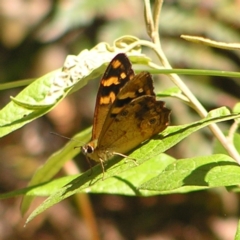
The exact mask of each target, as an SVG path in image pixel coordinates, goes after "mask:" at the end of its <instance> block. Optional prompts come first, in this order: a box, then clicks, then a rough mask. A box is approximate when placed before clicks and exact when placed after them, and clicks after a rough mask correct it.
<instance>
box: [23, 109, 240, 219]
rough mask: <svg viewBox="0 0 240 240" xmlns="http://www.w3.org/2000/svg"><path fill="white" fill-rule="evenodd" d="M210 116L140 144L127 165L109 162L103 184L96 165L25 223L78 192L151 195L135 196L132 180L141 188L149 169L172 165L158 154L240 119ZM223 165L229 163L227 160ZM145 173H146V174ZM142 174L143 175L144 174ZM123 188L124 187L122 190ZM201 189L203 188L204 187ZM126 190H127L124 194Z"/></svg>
mask: <svg viewBox="0 0 240 240" xmlns="http://www.w3.org/2000/svg"><path fill="white" fill-rule="evenodd" d="M210 115H211V116H214V118H210V117H209V116H208V117H206V118H205V119H202V120H200V121H198V122H194V123H191V124H186V125H183V126H175V127H168V128H167V129H166V130H165V131H164V132H162V133H161V134H159V135H158V136H156V137H154V138H153V139H151V140H150V141H147V143H146V144H143V145H142V146H141V147H140V148H138V149H137V150H136V151H134V152H133V153H132V154H130V155H129V158H128V162H127V163H124V162H123V161H119V158H116V159H113V160H111V161H109V162H108V164H107V167H106V173H105V179H104V181H102V174H101V172H102V170H101V166H100V165H97V166H95V167H94V168H93V174H92V175H91V176H90V177H89V171H88V172H85V173H84V174H82V175H79V176H78V177H77V178H75V179H74V180H73V181H70V182H69V183H66V185H65V186H64V187H63V188H61V189H60V190H59V191H57V192H56V193H54V194H52V195H50V197H49V198H48V199H47V200H45V201H44V202H43V203H42V204H41V205H40V206H39V207H38V208H37V209H36V210H35V211H34V212H32V214H31V215H30V216H29V218H28V220H27V222H29V221H30V220H32V219H33V218H34V217H35V216H37V215H38V214H40V213H41V212H42V211H44V210H46V209H47V208H49V207H51V206H52V205H54V204H56V203H58V202H60V201H61V200H63V199H65V198H67V197H69V196H71V195H73V194H75V193H78V192H107V193H113V192H114V193H118V194H131V195H132V194H133V193H134V194H140V195H141V194H142V195H150V194H152V193H151V192H139V187H140V185H138V184H140V182H134V181H135V179H136V181H137V179H138V178H139V179H140V180H141V184H142V185H143V184H144V182H143V181H146V180H147V179H148V174H149V171H151V169H152V171H153V172H154V171H156V169H158V168H159V171H162V169H164V168H165V167H166V166H167V165H168V164H169V163H171V162H172V161H173V159H172V158H167V160H166V161H162V160H161V159H162V157H163V155H162V154H161V153H162V152H164V151H166V150H167V149H169V148H170V147H172V146H173V145H175V144H177V143H178V142H180V141H181V140H182V139H184V138H186V137H187V136H188V135H190V134H191V133H193V132H195V131H197V130H199V129H201V128H203V127H205V126H207V125H209V124H212V123H214V122H220V121H225V120H230V119H234V118H237V117H239V116H240V114H227V115H226V110H225V108H220V109H216V110H214V111H211V114H210ZM130 158H134V159H136V163H137V164H138V166H136V163H135V162H133V161H129V160H130ZM163 159H164V158H163ZM147 161H149V164H150V165H151V164H153V165H152V168H151V167H150V165H148V163H147ZM227 161H230V160H229V159H228V160H227ZM145 162H146V163H145ZM166 163H167V164H166ZM142 164H146V165H145V166H146V167H143V169H141V167H142V166H141V165H142ZM156 164H157V165H156ZM165 164H166V165H165ZM234 166H235V165H234ZM146 169H150V170H148V171H147V170H146ZM128 171H130V172H128ZM131 171H132V172H131ZM145 171H146V173H147V174H145ZM159 173H160V172H158V170H157V171H156V172H154V173H153V175H154V174H159ZM122 174H123V175H122ZM125 174H126V175H125ZM135 174H136V177H135V178H133V179H132V178H131V176H135ZM141 175H143V176H141ZM153 175H151V174H150V175H149V176H150V177H153ZM140 176H141V177H140ZM239 176H240V175H239ZM109 178H113V179H114V180H113V179H111V180H109ZM129 179H131V180H129ZM115 180H118V181H121V183H119V185H117V183H116V182H115ZM124 184H125V185H128V186H125V187H123V185H124ZM95 185H96V186H95ZM115 185H116V186H120V185H121V187H119V188H114V186H115ZM201 187H203V186H201ZM204 187H205V188H206V187H207V186H204ZM126 189H128V191H127V190H126Z"/></svg>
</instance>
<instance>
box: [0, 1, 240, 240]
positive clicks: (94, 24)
mask: <svg viewBox="0 0 240 240" xmlns="http://www.w3.org/2000/svg"><path fill="white" fill-rule="evenodd" d="M239 10H240V2H239V1H237V0H235V1H234V0H232V1H229V0H211V1H208V0H195V1H187V0H179V1H174V0H166V1H165V2H164V5H163V9H162V12H161V18H160V28H159V31H160V36H161V43H162V47H163V50H164V51H165V53H166V56H167V57H168V59H169V61H170V63H171V64H172V66H173V67H174V68H198V69H215V70H225V71H239V62H240V54H239V51H227V50H219V49H213V48H209V47H205V46H203V45H198V44H193V43H189V42H186V41H185V40H183V39H181V38H180V35H181V34H189V35H197V36H203V37H207V38H211V39H214V40H216V41H221V42H238V43H239V42H240V31H239V30H240V16H239ZM122 35H134V36H136V37H139V38H142V39H149V38H148V36H147V34H146V30H145V23H144V17H143V1H139V0H125V1H122V0H114V1H106V0H99V1H87V0H85V1H84V0H82V1H77V0H75V1H74V0H72V1H70V0H65V1H64V0H63V1H50V0H49V1H48V0H30V1H26V0H25V1H24V0H10V1H0V83H7V82H12V81H17V80H21V79H28V78H36V77H40V76H42V75H44V74H46V73H48V72H50V71H52V70H55V69H57V68H60V67H61V66H62V65H63V62H64V60H65V58H66V56H67V55H69V54H74V55H77V54H78V53H79V52H80V51H82V50H84V49H86V48H87V49H90V48H92V47H94V46H95V45H96V44H98V43H99V42H108V43H109V44H112V42H113V41H114V40H115V39H116V38H118V37H120V36H122ZM144 50H145V51H144V52H145V53H146V54H147V55H148V56H149V57H151V58H152V59H154V60H155V62H156V63H159V62H158V60H157V58H156V56H155V55H154V53H153V52H152V51H150V50H149V49H144ZM181 77H182V79H183V80H184V81H185V82H186V84H187V85H188V86H189V88H190V89H191V90H192V92H193V93H194V94H196V96H197V97H198V99H199V100H200V101H201V102H202V103H203V105H204V106H205V107H206V109H207V110H211V109H213V108H216V107H220V106H223V105H224V106H228V107H229V108H232V107H233V106H234V104H235V103H236V102H237V101H239V100H238V98H239V95H240V94H239V93H240V84H239V79H230V78H221V77H199V76H196V77H195V76H188V77H186V76H181ZM154 78H155V90H156V92H157V91H160V90H164V89H167V88H168V87H172V86H173V85H172V83H171V82H170V80H169V79H168V78H167V76H154ZM98 84H99V80H98V79H96V81H90V82H89V84H88V85H87V86H85V87H84V88H83V89H81V90H79V91H78V92H75V93H74V94H72V95H71V96H69V97H67V98H66V99H64V100H63V101H62V102H61V103H60V104H59V105H58V106H57V107H56V108H55V109H54V110H52V111H51V112H50V113H48V114H47V115H46V116H44V117H42V118H40V119H37V120H35V121H33V122H32V123H30V124H28V125H26V126H24V127H23V128H21V129H19V130H17V131H15V132H13V133H11V134H9V135H8V136H6V137H4V138H2V139H1V140H0V192H1V193H5V192H9V191H12V190H16V189H20V188H23V187H26V186H27V184H28V181H29V180H30V179H31V177H32V175H33V174H34V172H35V170H36V169H37V168H38V167H39V166H41V165H42V164H43V163H44V162H45V161H46V160H47V158H48V157H49V156H50V155H51V154H52V153H53V152H54V151H56V150H58V149H59V148H60V147H61V146H63V144H65V143H66V140H65V139H62V138H59V137H56V136H53V135H51V134H50V132H52V131H53V132H57V133H59V134H62V135H64V136H68V137H71V136H72V135H74V134H75V133H77V132H79V131H81V130H83V129H85V128H86V127H88V126H90V125H91V124H92V118H93V109H94V103H95V96H96V92H97V88H98ZM22 89H23V88H13V89H10V90H4V91H1V94H0V106H1V107H4V106H5V105H6V104H7V103H8V102H9V101H10V98H9V97H10V96H15V95H17V94H18V93H19V92H20V91H21V90H22ZM165 101H166V102H167V106H168V107H169V108H171V109H172V120H171V124H172V125H177V124H184V123H188V122H191V121H194V120H197V119H199V117H198V116H197V115H196V113H194V112H193V111H192V110H191V109H190V108H189V107H188V106H186V105H184V104H183V103H182V102H181V101H179V100H176V99H166V100H165ZM229 126H230V125H228V124H222V125H221V127H222V129H226V130H227V129H228V128H229ZM213 145H214V138H213V137H212V135H211V133H210V131H209V130H208V129H203V130H202V131H200V132H198V133H195V134H193V135H192V136H190V137H189V138H188V139H186V140H184V141H182V142H181V143H180V144H178V145H177V146H175V147H174V148H172V149H171V150H170V151H169V152H168V153H169V154H171V155H172V156H174V157H176V158H186V157H192V156H197V155H198V156H200V155H209V154H211V153H212V151H213V150H212V149H213ZM75 161H76V163H77V164H79V165H80V166H81V168H86V169H87V168H88V166H87V164H86V162H85V160H84V158H83V157H82V156H78V158H77V159H75ZM67 167H68V166H66V168H65V170H63V171H62V172H60V173H59V174H58V176H63V175H64V174H65V171H66V169H67ZM89 198H90V203H91V204H92V210H93V212H94V214H95V217H94V220H95V221H96V223H97V227H98V233H99V235H100V236H101V237H100V238H101V239H104V240H112V239H114V240H124V239H139V240H143V239H151V240H155V239H164V240H165V239H166V240H172V239H179V240H182V239H183V240H188V239H189V240H190V239H199V240H201V239H204V240H208V239H221V240H228V239H233V236H234V234H235V231H236V227H237V220H238V215H239V196H238V195H237V194H234V193H228V192H227V191H226V190H225V189H223V188H219V189H213V190H209V191H201V192H194V193H189V194H182V195H181V194H178V195H175V194H174V195H167V196H157V197H150V198H139V197H123V196H115V195H103V194H102V195H101V194H99V195H90V196H89ZM42 201H43V199H42V198H38V199H36V200H35V201H34V204H33V206H32V209H34V207H36V206H37V205H38V204H40V203H41V202H42ZM78 201H79V199H78V198H77V197H73V198H70V199H68V200H66V201H63V202H61V203H60V204H57V205H56V206H54V207H52V208H50V209H48V210H47V211H46V212H44V213H43V214H41V215H40V216H38V217H37V218H36V219H34V220H33V221H32V222H31V223H30V224H28V225H27V227H25V228H24V227H23V225H24V221H25V220H26V217H25V216H24V217H22V216H21V213H20V210H19V207H20V203H21V198H20V197H18V198H14V199H7V200H1V201H0V239H2V240H10V239H23V240H28V239H29V240H30V239H35V240H38V239H45V240H52V239H58V240H65V239H66V240H67V239H72V240H75V239H98V238H97V237H94V233H95V232H96V230H93V229H92V228H91V227H90V226H89V225H88V224H87V222H88V217H89V216H86V214H85V213H83V212H82V211H81V210H79V202H78ZM81 205H82V203H81ZM82 208H86V209H87V207H86V206H85V205H82ZM90 209H91V208H90ZM93 222H94V221H93Z"/></svg>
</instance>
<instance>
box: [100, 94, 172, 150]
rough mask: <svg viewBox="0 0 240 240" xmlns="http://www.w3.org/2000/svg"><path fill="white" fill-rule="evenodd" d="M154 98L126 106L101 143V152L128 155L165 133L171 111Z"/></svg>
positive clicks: (140, 100) (136, 101)
mask: <svg viewBox="0 0 240 240" xmlns="http://www.w3.org/2000/svg"><path fill="white" fill-rule="evenodd" d="M164 104H165V103H164V102H162V101H156V98H155V96H149V95H148V96H147V95H144V96H140V97H138V98H136V99H134V100H132V101H131V103H129V104H128V105H126V106H125V107H124V108H123V109H122V110H121V111H120V112H119V113H118V114H117V115H116V117H115V118H114V120H113V121H112V122H111V125H110V126H109V127H108V129H107V131H106V132H105V134H104V135H103V136H101V137H102V139H103V140H102V141H100V142H98V147H97V148H98V151H99V152H102V151H106V152H113V153H114V152H117V153H126V152H128V151H130V150H131V149H133V148H135V147H137V146H138V145H139V144H140V143H142V142H143V141H145V140H147V139H149V138H151V137H152V136H154V135H156V134H157V133H159V132H161V131H163V130H164V129H165V128H166V127H167V126H168V124H169V115H170V110H169V109H167V108H165V107H164Z"/></svg>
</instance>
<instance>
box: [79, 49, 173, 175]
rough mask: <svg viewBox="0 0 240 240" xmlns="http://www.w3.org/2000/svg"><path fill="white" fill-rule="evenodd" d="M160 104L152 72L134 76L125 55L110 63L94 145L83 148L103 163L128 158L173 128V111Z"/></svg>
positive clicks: (96, 116)
mask: <svg viewBox="0 0 240 240" xmlns="http://www.w3.org/2000/svg"><path fill="white" fill-rule="evenodd" d="M164 104H165V103H164V102H162V101H157V100H156V95H155V93H154V91H153V81H152V78H151V75H150V74H149V73H148V72H141V73H139V74H137V75H134V72H133V70H132V67H131V63H130V61H129V60H128V58H127V56H126V55H125V54H123V53H120V54H118V55H117V56H115V57H114V58H113V60H112V61H111V62H110V64H109V66H108V68H107V70H106V72H105V74H104V76H103V78H102V80H101V82H100V87H99V90H98V94H97V99H96V107H95V113H94V124H93V130H92V139H91V141H90V142H89V143H88V144H86V145H85V146H83V147H82V152H83V153H84V154H85V155H86V156H87V157H89V158H91V159H93V160H95V161H97V162H100V163H101V165H102V168H103V172H104V165H103V163H104V162H105V161H107V160H109V159H110V158H111V157H113V156H114V155H121V156H124V154H125V153H127V152H128V151H130V150H132V149H134V148H135V147H137V146H138V145H139V144H140V143H142V142H144V141H146V140H148V139H149V138H151V137H152V136H154V135H156V134H157V133H159V132H161V131H163V130H164V129H165V128H166V127H167V126H168V124H169V115H170V110H169V109H167V108H165V107H164Z"/></svg>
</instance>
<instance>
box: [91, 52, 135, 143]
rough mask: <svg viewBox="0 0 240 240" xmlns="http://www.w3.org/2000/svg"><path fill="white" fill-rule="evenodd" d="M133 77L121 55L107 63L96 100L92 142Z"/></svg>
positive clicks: (126, 60)
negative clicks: (121, 91)
mask: <svg viewBox="0 0 240 240" xmlns="http://www.w3.org/2000/svg"><path fill="white" fill-rule="evenodd" d="M133 76H134V72H133V70H132V65H131V63H130V61H129V60H128V58H127V56H126V55H125V54H123V53H119V54H118V55H116V56H115V57H114V58H113V60H112V61H111V62H110V63H109V65H108V67H107V70H106V71H105V73H104V75H103V78H102V79H101V81H100V86H99V90H98V94H97V98H96V104H95V112H94V121H93V130H92V140H94V139H98V137H99V135H100V132H101V131H102V128H103V125H104V122H105V119H106V116H107V114H108V112H109V109H110V107H111V105H112V103H113V102H114V101H115V99H116V96H117V94H118V93H119V91H120V90H121V88H122V87H123V86H124V85H125V84H126V83H127V82H128V81H129V80H130V79H132V78H133Z"/></svg>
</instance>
